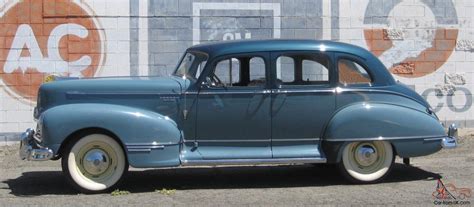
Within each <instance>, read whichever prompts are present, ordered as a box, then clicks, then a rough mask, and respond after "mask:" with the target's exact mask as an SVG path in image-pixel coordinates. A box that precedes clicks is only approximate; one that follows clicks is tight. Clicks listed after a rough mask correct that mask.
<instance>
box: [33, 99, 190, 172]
mask: <svg viewBox="0 0 474 207" xmlns="http://www.w3.org/2000/svg"><path fill="white" fill-rule="evenodd" d="M40 120H41V125H42V137H43V140H44V144H45V145H47V146H50V147H52V148H53V150H54V152H55V153H58V147H59V146H60V145H61V144H62V143H63V142H64V141H65V139H66V138H68V137H69V136H70V135H71V134H73V133H74V132H77V131H79V130H81V129H86V128H102V129H105V130H107V131H110V132H112V133H113V134H115V135H116V136H117V137H118V138H119V139H120V141H121V142H122V144H123V145H124V146H125V147H126V148H127V149H125V151H126V153H127V155H128V159H129V163H130V165H132V166H136V167H141V166H146V167H148V166H155V165H166V166H174V165H179V159H178V157H179V156H178V153H179V144H180V140H181V134H180V131H179V129H178V128H177V125H176V123H175V122H174V121H173V120H171V119H169V118H168V117H166V116H163V115H161V114H158V113H155V112H152V111H147V110H143V109H139V108H132V107H127V106H122V105H113V104H96V103H84V104H67V105H60V106H56V107H53V108H50V109H48V110H47V111H45V112H43V113H42V114H41V118H40ZM152 146H163V148H158V147H156V148H154V149H152V148H151V147H152ZM129 148H134V149H133V150H131V149H129ZM137 148H138V149H137ZM148 149H150V150H148ZM155 149H157V150H155ZM132 151H133V152H132ZM156 151H159V152H165V151H166V153H164V154H163V153H160V155H159V156H160V157H159V160H156V158H153V155H154V152H156ZM155 155H156V154H155ZM156 156H158V155H156Z"/></svg>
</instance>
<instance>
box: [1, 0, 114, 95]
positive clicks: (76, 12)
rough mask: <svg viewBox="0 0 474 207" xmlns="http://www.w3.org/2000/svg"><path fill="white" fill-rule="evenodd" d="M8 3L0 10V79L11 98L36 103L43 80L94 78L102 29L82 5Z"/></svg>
mask: <svg viewBox="0 0 474 207" xmlns="http://www.w3.org/2000/svg"><path fill="white" fill-rule="evenodd" d="M75 2H76V1H70V0H55V1H48V0H24V1H7V3H5V5H4V6H3V8H2V9H1V11H0V15H1V18H0V19H1V20H0V24H1V26H0V78H1V80H2V81H3V84H4V85H5V86H4V87H5V89H6V91H7V92H9V94H10V95H12V96H16V97H18V96H19V98H21V97H22V98H24V99H27V100H30V101H35V100H36V96H37V91H38V88H39V86H40V85H41V83H42V82H43V79H44V77H45V76H47V75H49V74H58V75H60V76H68V77H93V76H94V75H95V74H96V73H97V72H98V68H99V66H100V65H101V64H102V62H103V60H104V58H105V57H104V52H103V50H104V46H103V39H104V35H103V31H102V30H100V29H99V28H98V22H97V20H96V19H95V18H94V15H93V13H92V11H91V10H90V9H89V8H88V7H87V5H85V3H83V2H82V1H77V2H79V3H75Z"/></svg>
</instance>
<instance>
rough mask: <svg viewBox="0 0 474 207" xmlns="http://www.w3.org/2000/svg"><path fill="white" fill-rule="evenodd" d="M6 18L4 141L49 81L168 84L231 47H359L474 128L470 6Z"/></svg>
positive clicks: (319, 6)
mask: <svg viewBox="0 0 474 207" xmlns="http://www.w3.org/2000/svg"><path fill="white" fill-rule="evenodd" d="M0 8H2V10H1V11H0V24H1V26H0V80H1V82H0V134H3V135H2V136H3V138H4V139H7V138H6V136H11V135H12V134H15V133H17V132H20V131H23V130H24V129H25V128H27V127H34V122H33V118H32V110H33V107H34V106H35V100H36V91H37V89H38V86H39V85H40V84H41V82H42V80H43V78H44V76H45V75H48V74H51V73H55V74H60V75H64V76H80V77H92V76H128V75H132V76H137V75H160V76H161V75H168V74H169V73H170V72H171V71H172V70H173V69H174V67H175V64H176V62H177V60H178V58H179V56H180V55H181V53H182V52H183V51H184V50H185V49H186V48H187V47H189V46H192V45H194V44H199V43H203V42H208V41H222V40H231V39H268V38H289V39H300V38H303V39H326V40H334V41H342V42H348V43H352V44H356V45H359V46H361V47H364V48H367V49H369V50H371V51H372V52H373V53H374V54H375V55H377V56H378V57H379V58H380V59H381V60H382V61H383V63H384V64H385V65H386V66H387V68H389V70H390V71H391V72H392V74H393V75H394V76H395V77H396V78H397V79H399V80H400V81H402V82H404V83H406V84H407V85H410V86H411V87H413V88H414V89H415V90H416V91H417V92H418V93H420V94H422V95H423V96H424V97H425V98H426V99H427V100H428V101H429V103H430V104H431V105H432V107H433V108H434V110H435V111H436V112H437V114H438V115H439V117H440V118H441V119H442V120H443V121H444V122H447V123H451V122H456V123H457V124H459V125H460V126H461V127H472V126H473V125H474V118H473V116H472V115H473V112H474V109H473V108H472V101H473V97H472V93H471V91H472V90H474V88H473V85H472V84H473V81H474V79H473V77H474V76H473V65H474V64H473V61H474V30H473V29H474V22H473V15H474V1H470V0H456V1H454V0H403V1H402V0H390V1H385V0H149V1H146V0H140V1H138V0H137V1H132V0H131V1H127V0H100V1H95V0H94V1H93V0H84V1H68V0H43V1H41V0H23V1H11V0H8V1H7V0H3V1H1V2H0Z"/></svg>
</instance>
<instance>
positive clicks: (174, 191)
mask: <svg viewBox="0 0 474 207" xmlns="http://www.w3.org/2000/svg"><path fill="white" fill-rule="evenodd" d="M155 192H158V193H161V194H163V195H173V194H174V193H176V189H166V188H163V189H161V190H155Z"/></svg>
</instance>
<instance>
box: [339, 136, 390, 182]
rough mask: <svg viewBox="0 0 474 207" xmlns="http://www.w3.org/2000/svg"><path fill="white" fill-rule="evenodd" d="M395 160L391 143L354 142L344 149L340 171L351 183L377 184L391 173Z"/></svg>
mask: <svg viewBox="0 0 474 207" xmlns="http://www.w3.org/2000/svg"><path fill="white" fill-rule="evenodd" d="M394 160H395V156H394V153H393V149H392V146H391V145H390V143H389V142H386V141H363V142H352V143H349V144H347V145H345V147H344V148H343V151H342V161H341V162H340V163H339V169H340V170H341V172H342V174H343V175H344V176H345V177H346V178H348V179H349V181H351V182H354V183H375V182H378V181H380V180H382V179H383V178H384V177H385V176H386V175H387V174H388V173H389V172H390V170H391V168H392V166H393V163H394Z"/></svg>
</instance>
